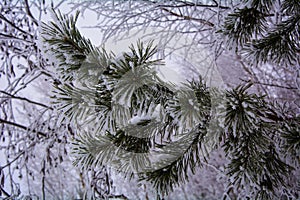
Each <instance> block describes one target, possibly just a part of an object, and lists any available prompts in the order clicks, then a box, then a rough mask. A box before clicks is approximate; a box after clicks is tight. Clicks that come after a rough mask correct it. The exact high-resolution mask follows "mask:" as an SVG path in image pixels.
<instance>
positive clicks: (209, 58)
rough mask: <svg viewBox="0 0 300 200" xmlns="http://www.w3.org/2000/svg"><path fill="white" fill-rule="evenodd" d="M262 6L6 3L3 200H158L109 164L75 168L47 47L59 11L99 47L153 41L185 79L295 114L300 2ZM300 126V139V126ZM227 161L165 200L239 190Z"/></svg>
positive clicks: (0, 64)
mask: <svg viewBox="0 0 300 200" xmlns="http://www.w3.org/2000/svg"><path fill="white" fill-rule="evenodd" d="M255 2H258V1H254V0H252V1H246V0H240V1H239V0H211V1H209V0H206V1H204V0H203V1H201V0H193V1H192V0H191V1H185V0H171V1H155V0H140V1H131V0H128V1H108V0H105V1H88V0H87V1H81V0H80V1H71V0H70V1H47V0H38V1H35V0H2V1H1V2H0V43H1V44H0V59H1V60H0V109H1V110H0V129H1V132H0V140H1V143H0V198H1V199H82V198H83V196H84V194H85V193H86V192H87V191H88V192H90V193H93V194H91V196H93V195H94V196H95V197H98V198H99V199H101V198H108V199H109V198H120V199H153V198H156V196H155V191H153V190H152V189H151V187H150V186H148V185H147V184H145V183H142V184H138V183H137V182H136V181H135V180H131V181H128V180H124V179H123V178H122V175H120V174H116V173H115V172H114V171H113V170H111V169H110V168H107V167H105V166H103V167H101V168H100V169H99V168H98V169H97V170H96V169H95V170H90V171H82V170H80V169H79V168H77V167H75V166H73V164H72V160H73V159H74V158H73V157H72V154H71V145H70V144H71V143H72V141H73V139H74V137H75V135H76V127H75V126H73V125H72V124H70V123H69V122H68V121H67V120H65V119H62V117H61V113H60V112H58V111H57V110H56V109H55V108H54V106H53V104H52V103H51V101H52V99H51V96H53V93H52V90H53V89H52V88H53V85H56V84H58V83H59V82H60V80H59V79H58V76H57V74H56V72H55V69H54V67H53V65H52V63H51V62H49V60H47V59H46V58H45V57H44V56H43V54H42V53H41V51H40V46H41V44H40V42H41V41H40V40H39V37H40V35H41V33H40V31H41V29H40V25H41V23H42V22H45V23H48V21H51V20H53V16H52V15H51V9H54V10H55V11H57V10H59V9H60V10H61V12H62V13H64V14H67V15H71V14H74V13H75V11H76V10H78V11H80V15H79V19H78V28H79V30H80V31H82V34H83V35H84V36H85V37H87V38H89V37H90V38H91V41H92V42H93V43H94V45H96V46H102V45H104V47H105V48H107V49H111V50H116V51H119V52H118V53H120V52H122V51H127V46H128V45H129V44H130V42H135V41H137V40H138V39H142V40H145V41H149V40H154V42H155V43H156V44H158V48H159V57H160V58H163V59H165V60H166V65H169V68H168V69H169V71H170V70H171V69H172V66H171V67H170V65H175V66H177V68H178V69H177V70H175V69H174V70H173V71H174V72H175V73H177V74H176V75H174V76H176V77H177V78H178V79H180V80H181V79H191V78H192V77H193V76H194V74H196V75H198V74H201V75H202V76H203V77H204V80H206V81H207V82H209V81H212V82H211V83H208V85H211V86H217V87H219V88H221V89H231V88H235V87H236V86H238V85H239V84H243V83H248V82H251V83H253V86H252V87H251V89H250V90H251V92H254V93H256V94H258V95H265V99H266V101H268V102H276V104H278V105H280V106H281V108H282V112H283V113H285V114H286V115H287V116H299V113H300V66H299V60H300V58H299V57H300V56H299V55H300V53H299V52H300V47H299V27H300V25H299V19H300V17H299V13H300V3H299V1H298V0H294V1H292V0H285V1H284V0H274V1H267V0H264V1H259V2H261V5H257V7H256V8H255V9H256V10H259V11H260V12H257V13H256V10H255V9H252V8H254V7H253V5H256V4H255ZM258 4H259V3H258ZM251 6H252V7H251ZM245 8H247V9H249V10H250V11H249V10H247V9H245ZM251 9H252V10H251ZM245 10H247V15H246V17H244V15H243V14H244V13H243V12H246V11H245ZM295 13H297V14H295ZM243 17H244V18H243ZM289 17H290V18H289ZM293 17H294V18H296V20H294V18H293ZM247 20H249V21H247ZM288 20H290V21H288ZM293 20H294V21H293ZM251 24H255V25H253V26H252V25H251ZM276 31H277V32H276ZM278 33H279V34H278ZM272 34H273V35H272ZM276 34H277V35H276ZM265 36H270V37H266V38H265ZM285 36H286V37H285ZM278 38H281V39H278ZM260 39H265V40H263V41H262V40H260ZM270 44H271V45H270ZM251 45H252V46H251ZM268 45H269V46H268ZM272 45H273V46H272ZM261 46H263V47H262V48H261V49H260V47H261ZM281 48H282V49H283V50H282V49H281ZM247 49H248V50H249V49H250V51H254V53H253V52H252V53H251V52H250V53H249V51H247ZM195 66H196V67H195ZM195 70H196V72H195ZM169 71H166V72H165V73H169ZM298 122H299V120H298ZM296 128H298V129H297V130H298V131H297V132H298V135H297V132H296V136H295V137H297V138H296V139H298V142H299V141H300V140H299V134H300V133H299V130H300V128H299V123H298V125H296ZM297 145H298V146H297ZM292 148H294V149H293V150H294V151H295V152H296V153H295V154H296V157H297V158H296V161H295V162H291V163H289V164H290V165H292V166H294V167H295V168H296V170H295V171H293V172H292V173H291V175H290V177H289V180H288V182H289V183H290V185H291V187H290V190H289V191H285V194H284V195H285V198H284V197H281V198H282V199H297V198H300V197H299V193H300V182H299V178H298V177H299V169H298V166H299V148H300V143H298V144H295V146H293V147H292ZM297 154H298V155H297ZM295 163H296V164H295ZM227 164H228V159H227V158H226V156H225V153H224V151H223V150H222V148H217V149H215V150H213V151H212V152H210V156H209V160H208V161H207V162H204V165H203V166H202V167H201V168H199V169H197V170H196V172H195V174H192V173H189V175H190V179H189V182H187V183H186V184H182V185H180V186H179V187H176V188H175V190H174V191H173V192H172V193H170V194H169V196H167V197H165V198H166V199H221V198H222V197H224V194H226V193H228V194H229V193H230V192H231V191H230V188H228V187H227V182H228V178H226V172H225V169H224V166H226V165H227ZM226 189H227V191H226ZM225 196H226V195H225ZM229 196H230V195H228V198H229ZM231 198H232V199H235V197H234V195H233V196H232V194H231Z"/></svg>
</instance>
